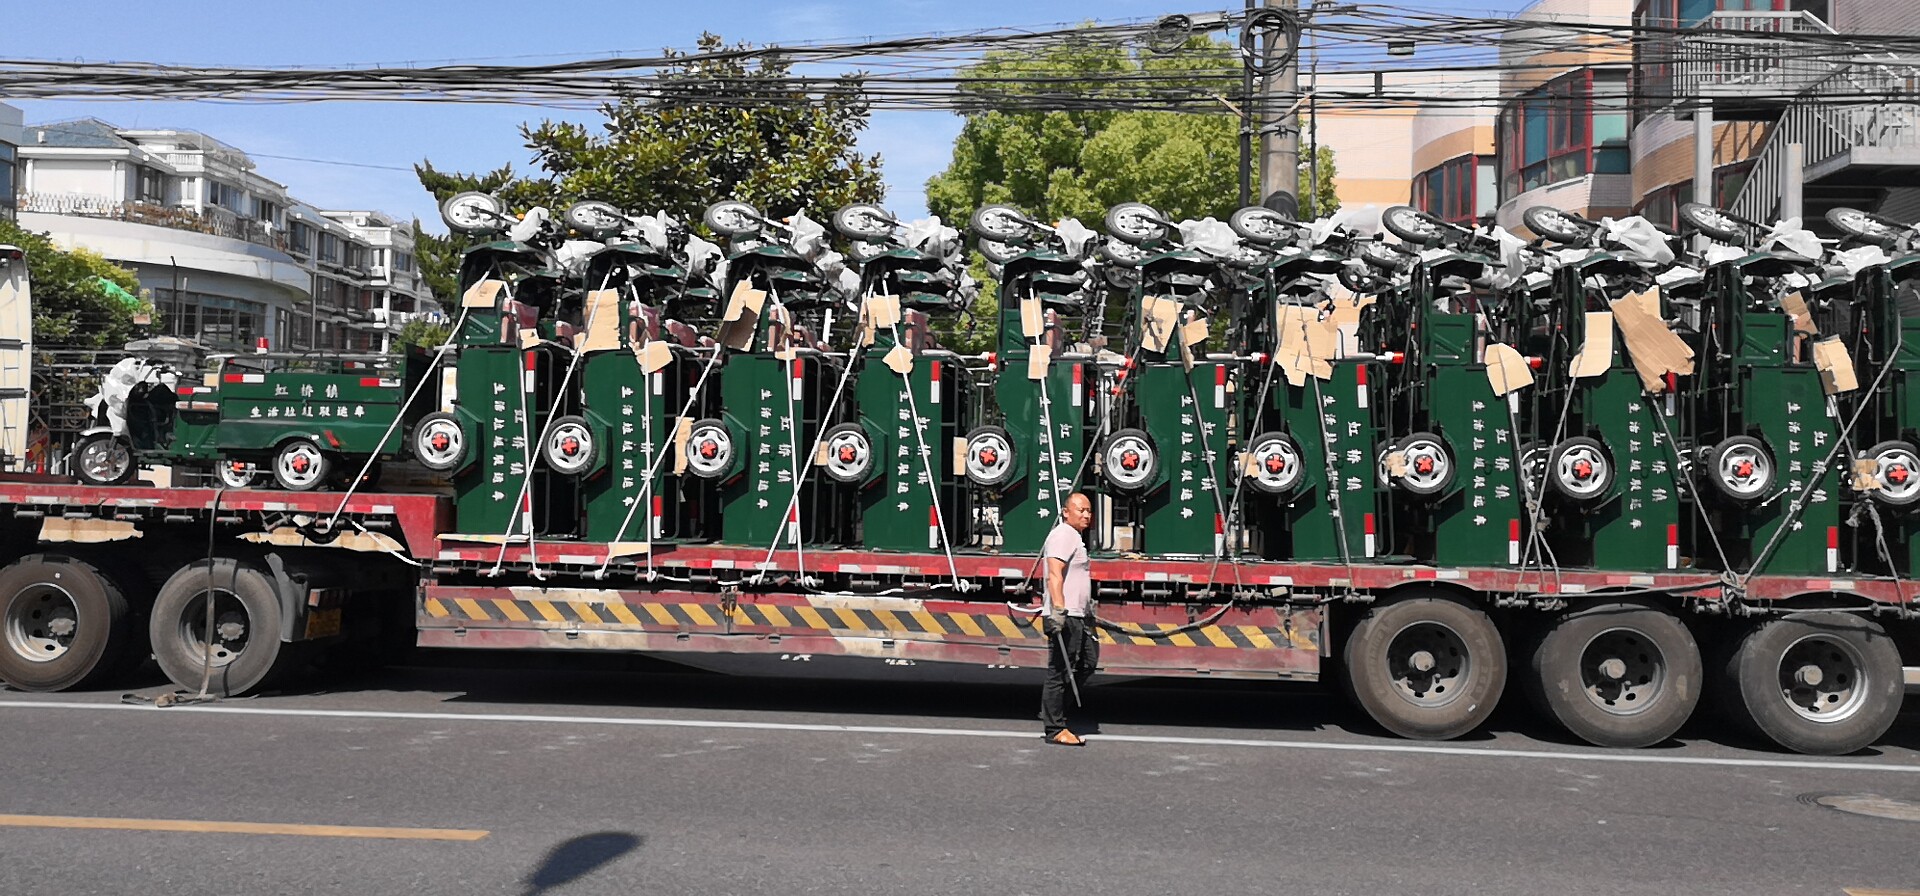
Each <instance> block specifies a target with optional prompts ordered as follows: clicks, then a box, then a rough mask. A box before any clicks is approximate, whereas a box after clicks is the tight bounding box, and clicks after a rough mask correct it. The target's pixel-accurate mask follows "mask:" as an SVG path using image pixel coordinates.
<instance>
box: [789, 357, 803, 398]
mask: <svg viewBox="0 0 1920 896" xmlns="http://www.w3.org/2000/svg"><path fill="white" fill-rule="evenodd" d="M806 364H807V362H805V361H802V360H800V359H799V358H795V359H793V378H792V379H789V380H787V397H788V398H791V399H793V400H794V401H799V400H800V383H801V376H802V374H803V373H804V372H805V371H806Z"/></svg>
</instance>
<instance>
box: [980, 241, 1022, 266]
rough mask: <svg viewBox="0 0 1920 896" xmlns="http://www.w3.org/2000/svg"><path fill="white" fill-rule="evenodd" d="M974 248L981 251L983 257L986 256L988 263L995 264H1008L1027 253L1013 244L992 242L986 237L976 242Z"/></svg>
mask: <svg viewBox="0 0 1920 896" xmlns="http://www.w3.org/2000/svg"><path fill="white" fill-rule="evenodd" d="M974 246H975V247H976V248H978V249H979V250H980V254H981V255H984V256H986V259H987V261H990V262H992V263H994V264H1006V263H1007V262H1009V261H1012V260H1014V259H1016V258H1019V257H1020V256H1021V255H1022V254H1023V253H1025V252H1026V251H1027V250H1026V249H1025V248H1022V247H1020V246H1016V245H1013V244H1012V243H1003V242H1000V241H999V240H990V239H987V238H986V237H984V236H983V237H981V238H979V239H978V240H975V241H974Z"/></svg>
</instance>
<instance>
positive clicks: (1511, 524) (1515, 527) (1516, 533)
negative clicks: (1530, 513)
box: [1507, 520, 1520, 566]
mask: <svg viewBox="0 0 1920 896" xmlns="http://www.w3.org/2000/svg"><path fill="white" fill-rule="evenodd" d="M1507 563H1508V564H1510V565H1513V566H1519V565H1520V521H1519V520H1507Z"/></svg>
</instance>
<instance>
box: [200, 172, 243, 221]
mask: <svg viewBox="0 0 1920 896" xmlns="http://www.w3.org/2000/svg"><path fill="white" fill-rule="evenodd" d="M241 198H242V197H241V195H240V188H239V187H236V186H234V185H232V184H223V183H221V182H219V181H217V180H209V181H207V204H208V205H217V206H219V207H221V208H224V209H226V210H227V211H230V212H233V213H234V214H236V215H237V214H239V213H240V209H241V207H242V206H241V202H240V200H241Z"/></svg>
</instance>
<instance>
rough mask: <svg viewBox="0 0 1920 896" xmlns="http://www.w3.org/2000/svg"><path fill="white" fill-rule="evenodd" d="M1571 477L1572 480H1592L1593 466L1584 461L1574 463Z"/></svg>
mask: <svg viewBox="0 0 1920 896" xmlns="http://www.w3.org/2000/svg"><path fill="white" fill-rule="evenodd" d="M1573 475H1574V478H1576V479H1592V478H1593V464H1590V463H1588V462H1586V461H1584V460H1583V461H1579V462H1577V463H1575V464H1574V465H1573Z"/></svg>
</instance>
